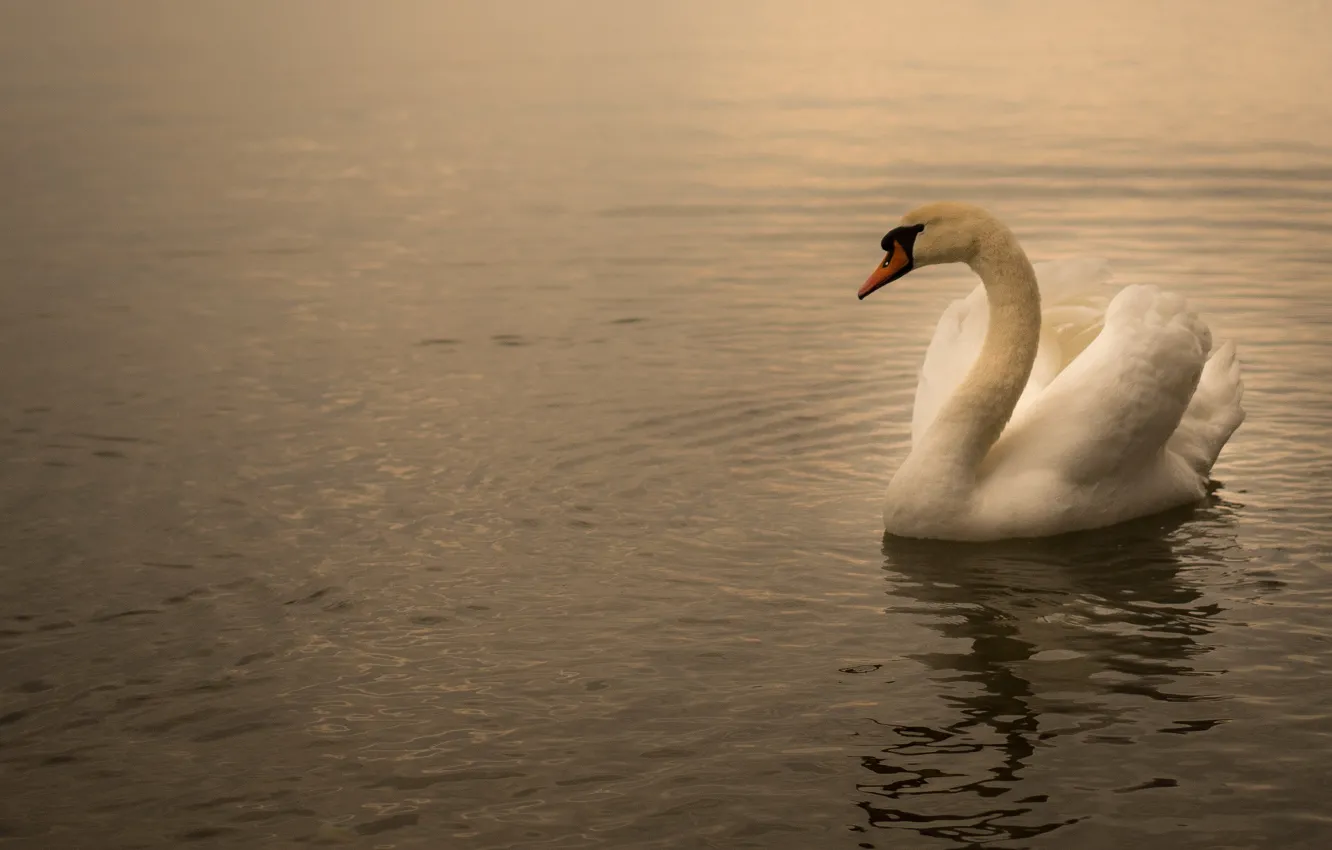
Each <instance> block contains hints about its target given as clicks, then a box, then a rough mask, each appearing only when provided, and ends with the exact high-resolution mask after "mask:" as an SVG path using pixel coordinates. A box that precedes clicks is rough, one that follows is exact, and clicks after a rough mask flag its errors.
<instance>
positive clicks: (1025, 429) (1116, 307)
mask: <svg viewBox="0 0 1332 850" xmlns="http://www.w3.org/2000/svg"><path fill="white" fill-rule="evenodd" d="M895 234H896V237H895V236H894V235H895ZM884 242H885V247H886V248H888V249H889V255H888V258H886V259H885V260H884V263H883V266H882V267H881V268H880V269H878V270H876V272H875V274H874V275H871V278H870V280H869V281H867V282H866V285H865V287H864V288H862V295H861V297H864V296H865V295H867V294H869V293H870V292H872V291H874V289H877V288H878V287H879V286H882V285H883V284H884V283H886V282H888V281H890V280H894V279H896V278H898V277H901V276H902V275H904V274H906V272H908V271H910V270H911V269H912V268H915V267H916V266H918V265H927V264H931V263H938V262H966V263H968V264H969V265H970V266H971V268H972V269H973V270H974V271H975V272H976V273H977V274H978V275H979V276H980V278H981V286H979V287H977V289H976V291H974V292H972V293H971V295H970V296H968V297H967V298H966V299H963V300H961V301H957V302H954V303H953V304H952V305H951V306H950V307H949V308H948V310H946V311H945V313H944V315H943V317H942V318H941V319H940V321H939V325H938V327H937V329H936V330H935V334H934V339H933V340H932V341H931V343H930V346H929V349H928V351H927V353H926V356H925V362H924V364H923V366H922V367H921V372H920V383H919V385H918V387H917V390H916V403H915V409H914V412H913V415H912V448H911V452H910V454H909V455H908V456H907V458H906V460H905V461H903V463H902V465H901V467H900V468H899V469H898V471H897V473H896V474H895V475H894V476H893V479H892V482H891V483H890V484H889V486H888V493H887V497H886V499H885V503H884V526H885V528H886V529H887V531H888V532H889V533H891V534H896V535H900V536H905V537H928V538H941V539H953V540H994V539H1000V538H1009V537H1043V536H1047V535H1052V534H1061V533H1064V532H1068V531H1077V530H1082V529H1089V528H1098V527H1101V526H1106V525H1112V524H1114V523H1118V522H1123V521H1125V520H1129V519H1133V518H1135V517H1140V516H1145V515H1147V514H1152V513H1157V512H1159V511H1163V510H1166V509H1168V508H1172V507H1176V506H1179V505H1183V504H1187V503H1190V502H1194V501H1197V500H1198V499H1200V498H1202V497H1203V496H1204V495H1205V493H1206V489H1207V482H1208V477H1209V473H1210V471H1211V468H1212V464H1213V463H1214V462H1215V461H1216V457H1217V455H1218V453H1219V452H1220V451H1221V447H1222V446H1224V445H1225V443H1226V441H1227V440H1228V439H1229V438H1230V435H1231V434H1232V433H1233V432H1234V430H1235V429H1236V428H1237V427H1239V424H1240V423H1241V422H1242V421H1243V419H1244V410H1243V408H1242V407H1241V406H1240V397H1241V395H1242V392H1243V386H1242V384H1241V382H1240V377H1239V364H1238V362H1237V360H1236V359H1235V349H1234V346H1233V344H1230V343H1227V344H1225V345H1222V346H1220V347H1218V348H1216V349H1213V347H1212V338H1211V332H1210V330H1209V329H1208V327H1207V325H1206V324H1204V323H1203V322H1202V320H1200V319H1199V318H1198V317H1197V316H1196V315H1194V314H1193V313H1191V312H1189V310H1188V307H1187V305H1186V304H1185V302H1184V299H1183V298H1182V297H1180V296H1178V295H1174V294H1172V293H1168V292H1162V291H1160V290H1158V289H1156V288H1155V287H1150V286H1130V287H1127V288H1125V289H1122V290H1120V291H1119V292H1118V293H1117V294H1115V295H1114V297H1113V298H1108V297H1107V296H1106V295H1105V294H1103V292H1104V288H1103V286H1102V285H1103V284H1104V282H1105V280H1106V279H1107V278H1108V276H1109V275H1108V271H1107V269H1106V267H1105V264H1104V263H1102V262H1099V261H1071V262H1063V263H1051V264H1045V265H1043V266H1041V267H1040V268H1039V270H1037V269H1034V268H1033V267H1032V265H1031V263H1030V262H1029V261H1028V260H1027V257H1026V254H1025V253H1023V251H1022V248H1021V246H1020V245H1019V244H1018V242H1017V239H1016V238H1015V237H1014V236H1013V234H1012V233H1011V232H1010V231H1009V230H1008V229H1007V228H1006V227H1004V226H1003V225H1002V224H1001V223H1000V222H998V221H997V220H995V219H994V218H993V217H991V216H990V215H988V214H987V213H985V212H984V211H983V210H980V209H978V208H976V207H971V206H966V205H961V204H932V205H929V206H926V207H922V208H921V209H919V210H916V211H914V212H912V213H910V214H908V215H907V216H906V217H905V218H904V219H903V227H900V228H897V229H896V230H894V231H893V232H892V233H890V234H889V236H888V237H885V239H884ZM890 243H891V244H890ZM913 243H914V244H913ZM904 255H905V256H904ZM1038 280H1039V281H1040V283H1039V285H1038V282H1037V281H1038Z"/></svg>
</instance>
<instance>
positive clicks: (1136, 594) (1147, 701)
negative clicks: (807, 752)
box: [849, 498, 1243, 847]
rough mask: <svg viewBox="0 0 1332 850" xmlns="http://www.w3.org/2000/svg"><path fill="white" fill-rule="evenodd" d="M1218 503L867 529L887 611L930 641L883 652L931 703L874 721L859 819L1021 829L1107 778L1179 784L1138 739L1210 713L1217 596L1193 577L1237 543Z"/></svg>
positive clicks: (1069, 808)
mask: <svg viewBox="0 0 1332 850" xmlns="http://www.w3.org/2000/svg"><path fill="white" fill-rule="evenodd" d="M1235 508H1236V505H1234V504H1232V503H1227V502H1224V501H1221V500H1219V499H1216V498H1212V499H1210V500H1209V501H1208V502H1206V503H1204V504H1203V505H1200V506H1198V507H1195V508H1192V509H1185V510H1183V511H1182V512H1177V513H1172V514H1166V515H1162V516H1158V517H1154V518H1149V519H1145V520H1140V521H1137V522H1135V523H1131V524H1126V525H1121V526H1117V527H1114V528H1109V529H1101V530H1097V531H1094V532H1085V533H1080V534H1076V535H1067V536H1063V537H1057V538H1046V539H1042V540H1018V541H1007V542H1003V543H987V544H957V543H941V542H937V541H921V540H909V539H904V538H895V537H891V536H887V537H885V539H884V546H883V551H884V555H885V562H884V569H885V571H886V572H887V573H888V578H889V582H890V583H891V585H892V589H891V590H890V595H891V596H892V597H893V600H894V602H893V605H892V606H891V607H889V608H888V609H887V613H888V614H889V615H890V617H893V618H896V617H900V616H909V617H912V618H913V619H914V620H915V621H916V622H917V623H920V624H922V625H925V626H926V627H928V628H929V629H930V630H932V631H934V632H935V633H936V637H935V638H931V639H929V640H928V641H927V642H928V643H929V644H933V645H935V646H938V647H939V648H938V649H936V650H933V651H922V652H917V653H914V654H907V655H906V656H905V659H906V661H905V662H904V663H903V664H902V666H901V667H900V668H899V669H903V670H905V671H908V675H909V676H913V677H917V676H919V675H920V674H921V668H920V666H919V665H923V666H924V671H923V672H924V675H925V677H926V679H927V680H928V681H927V682H926V686H927V687H928V688H929V689H930V690H931V691H933V692H935V693H941V694H942V697H943V703H944V705H943V706H942V707H938V703H937V702H936V701H934V700H928V701H927V702H928V703H931V704H933V705H935V706H936V709H934V711H933V714H932V715H931V716H929V717H921V716H918V717H914V718H913V717H886V718H878V719H876V720H875V721H874V723H875V726H874V728H873V731H871V732H870V733H869V735H870V737H871V738H872V739H873V740H874V745H875V746H874V749H873V750H872V752H870V753H867V754H865V755H863V756H862V757H861V764H862V766H863V768H864V769H865V770H866V771H868V773H869V774H870V776H865V777H864V779H863V781H862V782H859V783H858V784H857V789H858V791H859V803H858V805H859V806H860V807H861V808H862V809H863V810H864V812H865V814H866V815H867V818H868V822H869V823H868V825H869V827H870V828H871V830H869V831H872V830H873V828H888V829H897V830H901V829H905V830H911V831H914V832H916V833H917V834H919V835H921V836H927V837H931V838H935V839H941V840H943V841H944V842H945V843H949V844H952V843H956V844H961V845H964V846H974V845H976V844H978V843H987V844H988V843H991V842H1007V841H1012V840H1021V839H1024V838H1032V837H1034V836H1037V835H1041V834H1043V833H1046V832H1050V831H1052V830H1056V829H1059V828H1060V827H1063V826H1067V825H1069V824H1075V823H1078V822H1079V821H1082V820H1083V819H1084V818H1085V817H1086V816H1087V815H1088V814H1089V813H1090V812H1091V811H1095V810H1097V809H1101V808H1103V807H1104V797H1105V795H1106V793H1107V792H1110V791H1116V792H1120V793H1125V792H1129V791H1135V790H1142V789H1147V788H1153V787H1163V786H1164V787H1170V786H1173V785H1176V784H1179V781H1178V780H1176V779H1174V778H1172V777H1169V776H1161V775H1157V774H1160V773H1162V772H1163V771H1164V772H1169V770H1170V768H1169V767H1162V766H1161V764H1160V760H1159V759H1160V757H1159V755H1158V756H1156V757H1153V756H1152V754H1151V753H1150V752H1147V751H1144V747H1150V744H1144V743H1142V741H1141V739H1142V738H1143V737H1145V736H1147V735H1155V734H1156V733H1159V732H1168V733H1178V734H1185V733H1189V732H1197V731H1204V730H1206V729H1208V728H1211V727H1212V726H1214V725H1216V724H1217V723H1220V722H1222V719H1221V718H1220V716H1219V715H1220V713H1221V712H1223V711H1224V709H1222V708H1220V707H1219V706H1218V704H1217V702H1216V701H1217V700H1219V699H1221V698H1222V695H1221V694H1220V693H1219V691H1218V689H1217V687H1216V680H1215V679H1214V678H1209V677H1214V676H1216V675H1217V674H1219V673H1221V672H1223V671H1220V670H1217V669H1212V668H1209V667H1208V664H1207V660H1206V655H1207V653H1208V651H1209V646H1208V644H1207V643H1206V642H1205V637H1206V636H1207V635H1209V634H1210V633H1211V632H1212V630H1213V629H1214V627H1215V620H1216V618H1217V617H1218V615H1220V614H1221V612H1222V610H1223V609H1222V608H1221V606H1220V605H1218V604H1217V603H1216V602H1215V601H1213V600H1210V599H1209V598H1208V595H1207V593H1206V589H1205V587H1204V584H1203V582H1204V581H1205V580H1206V579H1207V578H1208V577H1209V576H1211V577H1213V578H1215V575H1214V574H1215V572H1216V571H1225V570H1228V569H1237V568H1238V567H1239V565H1238V563H1237V562H1238V561H1241V560H1243V559H1242V557H1241V554H1240V550H1239V547H1238V545H1237V544H1236V542H1235V538H1234V532H1233V530H1232V524H1233V517H1234V510H1235ZM899 622H900V621H899ZM938 635H942V636H943V637H945V638H947V639H949V640H945V641H939V640H938V639H937V636H938ZM849 672H850V671H849ZM903 684H906V683H903V682H901V680H900V679H899V680H898V683H897V685H898V686H899V687H900V686H901V685H903ZM913 702H914V703H915V704H917V705H918V704H920V703H919V701H913ZM1181 715H1185V716H1190V717H1192V718H1193V719H1180V716H1181ZM941 720H942V722H941ZM1098 744H1099V745H1106V744H1128V745H1134V746H1130V747H1127V748H1126V747H1123V746H1121V747H1107V746H1096V745H1098ZM1088 746H1091V747H1093V749H1090V750H1088V749H1086V747H1088ZM1135 760H1136V761H1135ZM1107 762H1109V764H1107ZM1135 771H1136V772H1135ZM1144 771H1145V772H1146V773H1147V774H1149V775H1144V773H1143V772H1144ZM1084 780H1085V781H1084ZM1078 795H1084V796H1085V797H1090V798H1091V799H1083V800H1081V801H1080V800H1078V799H1077V796H1078ZM1084 803H1085V805H1083V804H1084ZM866 837H868V836H866ZM861 846H864V847H869V846H874V845H872V844H862V845H861ZM890 846H896V845H890ZM913 846H914V845H913Z"/></svg>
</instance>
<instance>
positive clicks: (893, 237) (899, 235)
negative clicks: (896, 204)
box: [879, 224, 925, 254]
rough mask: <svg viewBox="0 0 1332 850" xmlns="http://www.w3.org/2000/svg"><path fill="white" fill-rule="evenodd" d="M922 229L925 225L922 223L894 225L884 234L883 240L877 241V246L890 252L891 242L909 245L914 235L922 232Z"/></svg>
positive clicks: (914, 237)
mask: <svg viewBox="0 0 1332 850" xmlns="http://www.w3.org/2000/svg"><path fill="white" fill-rule="evenodd" d="M924 230H925V225H923V224H913V225H911V226H910V227H894V228H893V229H892V230H890V231H888V232H887V233H886V234H884V237H883V241H881V242H880V243H879V247H880V248H882V249H883V250H885V251H887V252H888V253H889V254H891V253H892V251H893V242H902V243H904V244H907V245H909V244H911V243H912V242H914V241H915V239H916V237H917V236H919V235H920V234H921V233H922V232H924Z"/></svg>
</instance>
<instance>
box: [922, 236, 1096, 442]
mask: <svg viewBox="0 0 1332 850" xmlns="http://www.w3.org/2000/svg"><path fill="white" fill-rule="evenodd" d="M1034 268H1035V270H1036V280H1037V283H1038V285H1039V286H1040V290H1041V305H1042V309H1041V344H1040V348H1039V349H1038V350H1037V353H1036V365H1035V367H1034V368H1033V369H1032V373H1031V378H1030V379H1028V381H1027V387H1026V389H1025V390H1024V391H1023V394H1022V398H1021V399H1020V400H1019V401H1018V407H1017V410H1018V412H1022V411H1024V410H1026V409H1027V408H1028V407H1030V405H1031V404H1032V403H1033V402H1034V401H1035V399H1036V398H1037V397H1039V396H1040V394H1041V392H1042V391H1043V390H1044V389H1045V388H1046V387H1047V386H1049V385H1050V383H1051V382H1052V381H1053V380H1054V379H1055V376H1057V375H1058V374H1059V373H1060V372H1061V371H1062V370H1063V369H1064V367H1065V366H1067V365H1068V363H1069V362H1070V361H1071V360H1073V359H1074V358H1075V357H1076V356H1077V355H1078V354H1079V353H1081V352H1082V350H1083V349H1084V348H1086V347H1087V345H1088V344H1089V343H1090V342H1091V340H1093V339H1095V338H1096V335H1097V334H1098V333H1100V331H1101V324H1102V320H1103V318H1104V314H1105V309H1106V304H1107V302H1108V299H1107V298H1106V297H1105V296H1104V295H1102V294H1101V292H1100V290H1101V286H1102V284H1105V283H1106V282H1108V281H1109V280H1110V265H1109V263H1107V262H1106V261H1105V260H1102V259H1092V258H1077V259H1071V260H1058V261H1054V262H1047V263H1037V264H1036V265H1035V266H1034ZM989 320H990V310H989V304H988V302H987V301H986V300H985V288H984V287H983V286H977V287H976V288H975V289H973V290H972V291H971V293H970V294H969V295H968V296H967V297H966V298H962V299H959V300H957V301H954V302H953V303H951V304H949V305H948V309H946V310H944V313H943V315H942V316H941V317H939V324H938V325H936V326H935V329H934V337H933V338H932V339H931V340H930V345H929V348H928V349H926V351H925V361H924V363H922V364H921V367H920V375H919V379H918V381H917V383H916V401H915V406H914V407H913V409H912V413H911V439H912V442H913V443H918V442H919V441H920V438H921V437H922V436H923V435H924V433H925V431H926V429H928V428H929V426H930V423H931V422H933V421H934V417H935V416H936V415H937V414H938V412H939V408H940V407H942V406H943V404H944V402H945V401H947V400H948V398H949V397H950V396H951V395H952V394H953V390H955V389H957V386H958V384H960V383H962V380H963V378H965V377H966V375H967V371H968V370H969V369H970V368H971V364H972V363H974V362H976V357H977V355H979V354H980V350H981V345H982V344H983V343H984V342H985V330H986V327H987V326H988V324H989Z"/></svg>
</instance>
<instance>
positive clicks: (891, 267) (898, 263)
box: [856, 240, 911, 299]
mask: <svg viewBox="0 0 1332 850" xmlns="http://www.w3.org/2000/svg"><path fill="white" fill-rule="evenodd" d="M890 244H891V245H892V248H891V249H890V250H889V251H888V253H887V254H886V255H885V256H884V258H883V262H882V263H880V264H879V266H878V267H877V268H876V269H875V270H874V271H872V272H870V276H869V277H867V278H865V283H864V284H863V285H862V286H861V287H860V292H858V293H856V297H857V298H861V299H863V298H864V297H865V296H866V295H869V294H870V293H871V292H873V291H874V290H876V289H878V288H879V287H881V286H884V285H886V284H889V283H892V282H893V281H895V280H897V279H898V278H899V277H901V276H902V275H904V274H906V273H907V272H909V271H911V254H910V253H909V252H908V251H907V250H906V248H904V247H902V243H901V242H898V241H897V240H893V241H892V242H891V243H890Z"/></svg>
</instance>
